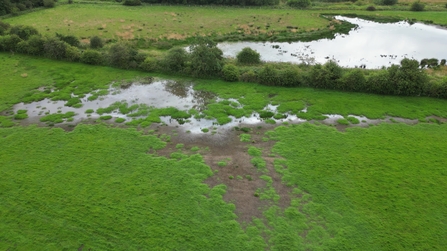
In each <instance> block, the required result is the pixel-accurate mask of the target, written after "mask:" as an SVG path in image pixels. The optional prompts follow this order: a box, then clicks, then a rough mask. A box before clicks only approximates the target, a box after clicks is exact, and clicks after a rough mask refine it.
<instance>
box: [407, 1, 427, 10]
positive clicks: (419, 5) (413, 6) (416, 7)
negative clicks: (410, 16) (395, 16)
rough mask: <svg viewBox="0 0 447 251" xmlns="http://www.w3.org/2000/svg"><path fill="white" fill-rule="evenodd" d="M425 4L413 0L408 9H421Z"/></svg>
mask: <svg viewBox="0 0 447 251" xmlns="http://www.w3.org/2000/svg"><path fill="white" fill-rule="evenodd" d="M424 7H425V5H424V4H423V3H421V2H420V1H416V2H413V3H412V4H411V7H410V10H411V11H423V10H424Z"/></svg>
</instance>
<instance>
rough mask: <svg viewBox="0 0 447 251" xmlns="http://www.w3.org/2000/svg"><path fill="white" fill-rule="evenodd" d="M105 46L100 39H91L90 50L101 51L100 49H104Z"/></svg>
mask: <svg viewBox="0 0 447 251" xmlns="http://www.w3.org/2000/svg"><path fill="white" fill-rule="evenodd" d="M103 46H104V43H103V41H102V39H101V38H100V37H98V36H93V37H92V38H90V48H92V49H99V48H102V47H103Z"/></svg>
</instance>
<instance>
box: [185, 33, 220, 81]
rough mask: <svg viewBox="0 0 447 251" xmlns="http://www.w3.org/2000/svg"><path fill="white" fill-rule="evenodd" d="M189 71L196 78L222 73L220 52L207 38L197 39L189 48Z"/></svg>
mask: <svg viewBox="0 0 447 251" xmlns="http://www.w3.org/2000/svg"><path fill="white" fill-rule="evenodd" d="M189 50H190V52H191V69H192V72H193V74H194V75H196V76H217V75H219V73H220V72H221V71H222V67H223V58H222V55H223V53H222V51H221V50H220V49H219V48H217V47H216V43H215V42H213V41H212V40H210V39H208V38H202V37H199V38H197V39H196V41H195V42H194V43H193V44H192V45H191V46H190V47H189Z"/></svg>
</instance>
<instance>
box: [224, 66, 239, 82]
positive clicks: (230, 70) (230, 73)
mask: <svg viewBox="0 0 447 251" xmlns="http://www.w3.org/2000/svg"><path fill="white" fill-rule="evenodd" d="M222 75H223V79H224V80H225V81H228V82H235V81H238V79H239V69H238V68H237V67H236V66H235V65H232V64H226V65H224V67H223V69H222Z"/></svg>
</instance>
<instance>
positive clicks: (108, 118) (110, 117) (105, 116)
mask: <svg viewBox="0 0 447 251" xmlns="http://www.w3.org/2000/svg"><path fill="white" fill-rule="evenodd" d="M99 119H100V120H110V119H112V115H104V116H101V117H99Z"/></svg>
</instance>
